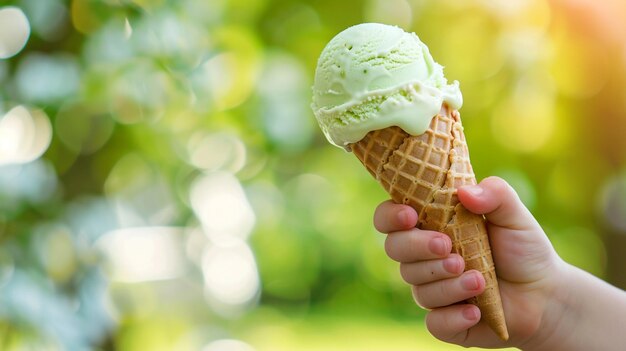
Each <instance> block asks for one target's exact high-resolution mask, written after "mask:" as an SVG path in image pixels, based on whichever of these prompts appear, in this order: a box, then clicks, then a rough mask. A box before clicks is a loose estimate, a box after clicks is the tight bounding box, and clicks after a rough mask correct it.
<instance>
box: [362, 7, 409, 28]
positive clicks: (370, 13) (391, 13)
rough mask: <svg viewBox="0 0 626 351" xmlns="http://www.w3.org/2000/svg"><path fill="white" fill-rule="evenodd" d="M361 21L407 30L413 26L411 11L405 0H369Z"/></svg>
mask: <svg viewBox="0 0 626 351" xmlns="http://www.w3.org/2000/svg"><path fill="white" fill-rule="evenodd" d="M363 20H364V22H376V23H385V24H391V25H396V26H398V27H400V28H404V29H405V30H409V29H411V25H412V24H413V9H412V8H411V4H409V2H408V1H406V0H369V1H367V3H366V4H365V13H364V15H363Z"/></svg>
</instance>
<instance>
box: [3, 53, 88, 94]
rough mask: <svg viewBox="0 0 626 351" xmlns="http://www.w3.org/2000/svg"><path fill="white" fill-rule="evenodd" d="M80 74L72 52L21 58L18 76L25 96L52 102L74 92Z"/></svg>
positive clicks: (39, 54) (19, 85)
mask: <svg viewBox="0 0 626 351" xmlns="http://www.w3.org/2000/svg"><path fill="white" fill-rule="evenodd" d="M80 74H81V73H80V68H79V65H78V62H77V61H76V59H75V58H74V57H73V56H71V55H69V54H56V55H49V54H43V53H31V54H29V55H28V56H26V57H25V58H24V59H23V60H22V61H20V65H19V66H18V69H17V73H16V77H15V78H16V83H17V90H18V92H19V93H20V95H21V96H22V98H23V99H25V100H26V101H31V102H35V103H51V102H55V101H59V100H62V99H65V98H67V97H69V96H71V95H74V94H75V93H76V92H77V91H78V87H79V85H80Z"/></svg>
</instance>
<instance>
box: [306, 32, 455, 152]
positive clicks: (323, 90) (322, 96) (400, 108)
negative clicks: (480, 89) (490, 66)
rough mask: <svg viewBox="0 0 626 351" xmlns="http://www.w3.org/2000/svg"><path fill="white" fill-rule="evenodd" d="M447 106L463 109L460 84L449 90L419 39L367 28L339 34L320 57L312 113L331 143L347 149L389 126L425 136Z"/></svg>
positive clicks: (451, 85)
mask: <svg viewBox="0 0 626 351" xmlns="http://www.w3.org/2000/svg"><path fill="white" fill-rule="evenodd" d="M444 101H445V102H447V103H448V104H449V105H450V106H451V107H452V108H454V109H459V108H460V107H461V105H462V104H463V97H462V95H461V91H460V90H459V83H458V82H456V81H455V82H454V83H453V84H448V81H447V80H446V78H445V76H444V75H443V67H442V66H441V65H439V64H438V63H436V62H435V61H434V60H433V58H432V56H431V55H430V52H429V51H428V47H427V46H426V45H425V44H424V43H422V42H421V41H420V39H419V38H418V37H417V35H416V34H415V33H407V32H405V31H404V30H402V29H400V28H398V27H395V26H390V25H385V24H378V23H364V24H359V25H356V26H353V27H350V28H348V29H346V30H344V31H343V32H341V33H339V34H337V36H335V37H334V38H333V39H332V40H331V41H330V42H329V43H328V44H327V45H326V47H325V48H324V50H323V51H322V53H321V55H320V57H319V60H318V62H317V69H316V71H315V83H314V85H313V104H312V106H311V107H312V109H313V112H314V113H315V117H316V118H317V121H318V122H319V125H320V127H321V128H322V131H323V132H324V134H325V135H326V137H327V138H328V140H329V141H330V142H331V143H332V144H334V145H337V146H339V147H346V146H347V145H348V144H351V143H355V142H357V141H359V140H361V139H362V138H363V137H364V136H365V135H366V134H367V133H368V132H370V131H373V130H378V129H383V128H387V127H391V126H398V127H400V128H402V129H403V130H405V131H406V132H407V133H409V134H412V135H419V134H422V133H424V132H425V131H426V129H427V128H428V126H429V124H430V121H431V119H432V117H433V116H435V115H436V114H437V113H438V112H439V110H440V108H441V105H442V103H443V102H444Z"/></svg>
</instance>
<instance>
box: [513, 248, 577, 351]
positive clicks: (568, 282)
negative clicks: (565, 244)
mask: <svg viewBox="0 0 626 351" xmlns="http://www.w3.org/2000/svg"><path fill="white" fill-rule="evenodd" d="M550 279H551V280H552V282H551V284H548V286H549V287H550V288H549V289H547V290H546V296H545V301H546V305H545V308H544V313H543V315H542V317H541V323H540V327H539V328H538V331H537V334H536V335H534V336H533V337H532V338H531V340H529V342H528V343H527V344H524V345H522V346H521V347H520V349H522V350H524V351H544V350H546V351H548V350H549V351H558V350H571V347H570V346H571V345H572V344H574V341H573V340H572V339H573V338H574V337H575V336H576V333H575V330H574V329H575V327H576V325H575V321H577V320H579V316H577V312H576V311H578V310H579V309H578V308H577V307H576V305H577V304H579V300H580V299H579V298H577V297H576V294H575V293H576V291H577V287H578V288H579V287H580V280H581V279H580V277H579V274H578V269H577V268H576V267H574V266H572V265H570V264H568V263H566V262H565V261H562V260H560V259H558V262H557V263H556V264H555V269H554V272H553V273H552V277H551V278H550Z"/></svg>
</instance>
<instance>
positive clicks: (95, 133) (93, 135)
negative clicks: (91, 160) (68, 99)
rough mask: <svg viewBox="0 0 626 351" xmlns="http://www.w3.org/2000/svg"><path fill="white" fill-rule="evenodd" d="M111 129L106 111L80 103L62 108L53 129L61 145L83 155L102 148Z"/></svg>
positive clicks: (111, 131)
mask: <svg viewBox="0 0 626 351" xmlns="http://www.w3.org/2000/svg"><path fill="white" fill-rule="evenodd" d="M113 128H114V123H113V120H112V119H111V116H110V115H109V113H108V112H106V110H103V109H101V108H99V106H96V105H90V104H86V103H80V102H79V103H68V104H66V105H64V106H62V107H61V109H60V110H59V112H58V114H57V117H56V120H55V129H56V131H57V135H58V137H59V139H61V141H62V142H63V144H65V146H67V147H68V148H69V149H70V150H72V151H74V152H77V153H80V154H84V155H88V154H92V153H94V152H96V151H98V150H99V149H100V148H101V147H102V146H104V144H106V142H107V141H108V140H109V138H110V137H111V135H112V134H113Z"/></svg>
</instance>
